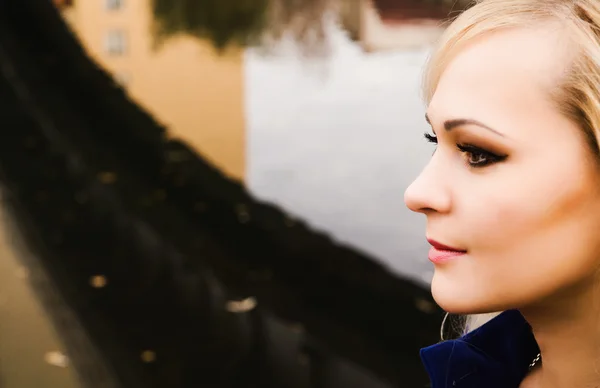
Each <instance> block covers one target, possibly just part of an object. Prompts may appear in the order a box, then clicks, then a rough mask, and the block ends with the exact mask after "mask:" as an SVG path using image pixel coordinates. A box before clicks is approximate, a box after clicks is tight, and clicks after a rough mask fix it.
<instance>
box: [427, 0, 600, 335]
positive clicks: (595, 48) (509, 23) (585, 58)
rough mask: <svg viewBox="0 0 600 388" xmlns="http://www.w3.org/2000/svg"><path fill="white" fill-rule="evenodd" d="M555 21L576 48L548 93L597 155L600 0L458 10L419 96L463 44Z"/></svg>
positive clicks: (480, 318) (488, 1) (475, 319)
mask: <svg viewBox="0 0 600 388" xmlns="http://www.w3.org/2000/svg"><path fill="white" fill-rule="evenodd" d="M543 22H555V23H556V22H557V23H559V24H560V25H561V26H562V27H563V29H564V32H565V33H566V34H567V35H566V36H567V37H569V38H571V40H572V46H573V48H574V49H575V52H574V56H573V59H572V62H571V63H570V64H569V65H570V66H569V68H568V71H567V72H566V74H564V75H563V77H562V79H561V81H560V82H559V83H558V84H557V85H556V88H555V89H554V90H552V91H551V97H552V98H553V100H554V102H555V103H556V106H557V109H559V110H560V111H561V112H562V113H564V114H565V116H566V117H568V118H570V119H571V120H573V121H574V122H576V123H577V124H578V125H579V126H580V127H581V129H582V131H583V132H584V135H585V136H586V138H587V140H588V142H589V144H590V146H591V147H592V149H593V151H594V152H596V155H598V156H600V152H599V149H598V143H599V141H598V139H599V137H600V0H479V1H476V2H475V4H474V6H473V7H471V8H469V9H468V10H466V11H465V12H463V13H462V14H460V15H459V16H458V17H457V18H456V19H455V20H454V21H453V22H452V23H451V24H450V25H449V26H448V28H447V29H446V30H445V32H444V33H443V35H442V37H441V39H440V41H439V43H438V47H437V49H436V50H434V52H433V54H432V56H431V57H430V58H429V62H428V64H427V66H426V69H425V76H424V79H423V95H424V99H425V103H426V104H427V105H429V103H430V101H431V99H432V97H433V94H434V92H435V90H436V88H437V85H438V83H439V80H440V77H441V75H442V73H443V71H444V70H445V68H446V66H447V64H448V63H449V62H450V61H451V60H452V59H453V57H454V56H455V55H456V53H457V52H458V51H459V50H460V49H461V47H464V46H465V45H466V44H467V43H469V42H470V41H472V40H473V39H475V38H478V37H480V36H482V35H483V34H486V33H489V32H493V31H497V30H500V29H506V28H515V27H516V28H518V27H530V26H532V25H534V24H535V23H543ZM497 314H498V313H492V314H480V315H472V316H467V317H465V319H464V322H465V323H464V328H463V330H462V331H463V333H467V332H469V331H472V330H474V329H476V328H477V327H479V326H481V325H482V324H484V323H485V322H487V321H489V320H490V319H491V318H493V317H494V316H496V315H497Z"/></svg>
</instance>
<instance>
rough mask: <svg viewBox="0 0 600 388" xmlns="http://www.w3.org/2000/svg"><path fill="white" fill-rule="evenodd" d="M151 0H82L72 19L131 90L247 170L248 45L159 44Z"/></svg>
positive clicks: (225, 161)
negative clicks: (245, 68)
mask: <svg viewBox="0 0 600 388" xmlns="http://www.w3.org/2000/svg"><path fill="white" fill-rule="evenodd" d="M151 5H152V4H151V1H149V0H148V1H125V0H121V1H116V0H113V1H108V0H107V1H104V0H102V1H99V0H94V1H77V2H75V3H74V5H73V6H72V7H69V8H67V9H66V10H65V14H66V18H67V19H68V20H69V21H70V24H71V26H72V28H73V30H74V31H75V33H76V34H77V36H78V37H79V39H80V41H81V43H82V44H83V46H84V47H85V48H86V49H87V51H88V53H89V54H90V55H91V56H92V57H93V58H94V59H95V60H96V61H97V62H98V63H99V64H100V65H101V66H103V67H104V68H106V69H107V70H109V71H110V72H111V73H112V74H113V75H114V77H115V80H116V81H117V82H119V83H121V84H122V85H123V87H124V88H126V90H127V92H128V93H129V95H130V96H131V97H132V98H133V99H135V100H136V101H137V102H139V103H140V104H141V105H142V106H143V107H144V108H146V109H147V110H149V111H150V112H151V113H152V114H153V115H154V116H155V118H156V119H157V120H158V121H159V122H161V123H162V124H164V125H165V126H167V127H168V129H169V133H170V134H171V135H173V136H177V137H180V138H182V139H184V140H185V141H187V142H189V143H190V144H191V145H193V146H194V147H195V148H196V149H198V150H199V151H200V152H202V153H203V154H204V155H205V156H206V157H207V158H208V159H210V160H211V161H213V162H214V163H216V164H217V165H218V166H219V167H220V168H221V169H222V170H223V171H224V172H225V173H227V174H228V175H230V176H231V177H234V178H236V179H243V177H244V171H245V170H244V160H245V154H244V147H245V140H246V139H245V133H244V130H245V123H244V110H243V107H244V104H243V98H244V72H243V52H242V50H239V49H229V50H227V51H226V52H224V53H220V52H217V51H215V50H214V48H213V47H212V45H211V44H210V43H208V42H203V41H200V40H198V39H195V38H192V37H189V36H177V37H175V38H173V39H170V40H168V41H167V42H166V43H165V44H164V45H162V46H160V48H158V49H155V47H154V39H153V35H152V34H151V33H150V32H151V27H152V25H153V24H152V23H153V19H152V12H151V11H152V10H151Z"/></svg>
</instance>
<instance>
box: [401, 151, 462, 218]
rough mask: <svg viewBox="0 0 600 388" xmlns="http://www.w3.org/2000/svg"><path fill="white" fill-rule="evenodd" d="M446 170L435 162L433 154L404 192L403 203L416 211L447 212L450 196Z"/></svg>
mask: <svg viewBox="0 0 600 388" xmlns="http://www.w3.org/2000/svg"><path fill="white" fill-rule="evenodd" d="M447 175H448V174H447V172H446V173H445V172H444V171H443V168H442V166H441V165H440V164H439V163H437V162H436V160H435V156H434V157H433V158H432V159H431V160H430V162H429V164H427V166H426V167H425V169H423V171H422V172H421V174H419V176H418V177H417V179H415V180H414V181H413V182H412V183H411V185H410V186H408V188H407V189H406V191H405V192H404V203H405V204H406V206H407V207H408V208H409V209H410V210H412V211H414V212H417V213H423V214H426V215H427V214H430V213H433V212H435V213H448V212H449V211H450V209H451V207H452V196H451V193H450V187H449V185H448V176H447Z"/></svg>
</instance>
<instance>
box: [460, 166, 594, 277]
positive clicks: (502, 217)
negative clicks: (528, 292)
mask: <svg viewBox="0 0 600 388" xmlns="http://www.w3.org/2000/svg"><path fill="white" fill-rule="evenodd" d="M569 170H570V171H569ZM577 171H580V172H581V173H580V174H577ZM498 178H499V177H498V176H496V177H495V179H490V182H489V184H486V185H483V186H481V187H480V190H482V191H484V192H480V198H482V200H481V201H476V200H475V199H474V198H471V202H470V205H469V204H467V203H465V204H464V205H463V206H464V207H465V211H468V212H469V214H470V218H471V219H472V220H473V221H472V226H473V227H472V228H470V240H471V243H472V245H473V249H472V252H473V254H474V256H475V257H478V258H480V259H481V260H482V262H484V263H485V265H486V266H487V268H493V269H494V270H495V271H502V272H507V273H512V274H513V275H511V276H514V272H515V268H519V271H520V273H521V274H522V276H523V277H525V280H527V278H529V279H532V277H531V272H532V271H534V272H536V273H538V275H539V276H540V277H542V278H544V277H546V278H548V279H556V280H557V281H559V280H560V279H563V281H565V282H566V281H570V280H569V279H571V280H575V278H577V277H581V276H584V275H585V274H586V273H587V272H590V271H591V269H592V268H593V267H595V266H596V265H597V262H598V259H599V257H597V255H598V249H599V243H598V241H599V240H600V239H599V238H598V237H599V236H598V235H599V234H600V232H598V231H599V230H600V196H599V195H598V188H597V187H595V185H596V183H594V182H595V181H596V179H594V178H593V176H592V175H590V174H589V173H588V171H585V169H583V168H582V166H579V165H578V166H565V165H562V166H558V165H557V166H553V168H548V166H546V169H545V171H544V170H541V169H537V170H536V174H532V173H531V172H530V171H527V170H526V169H521V170H520V171H513V174H511V175H510V176H508V171H507V176H506V179H498ZM492 181H493V182H492ZM471 189H472V191H473V192H475V191H476V190H475V188H474V187H472V188H471ZM467 209H468V210H467ZM482 264H483V263H482ZM568 278H569V279H568ZM518 279H519V275H516V277H515V281H516V280H518Z"/></svg>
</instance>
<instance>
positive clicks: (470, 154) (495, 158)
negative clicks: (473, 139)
mask: <svg viewBox="0 0 600 388" xmlns="http://www.w3.org/2000/svg"><path fill="white" fill-rule="evenodd" d="M425 139H426V140H427V141H428V142H430V143H433V144H437V143H438V138H437V136H436V135H435V134H433V135H432V134H430V133H427V132H425ZM456 148H457V149H458V150H459V151H460V152H462V153H463V154H464V155H465V156H466V157H467V163H468V164H469V166H470V167H473V168H483V167H486V166H489V165H492V164H495V163H499V162H501V161H503V160H505V159H506V156H502V155H497V154H495V153H493V152H490V151H487V150H484V149H483V148H481V147H477V146H474V145H471V144H457V145H456Z"/></svg>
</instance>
